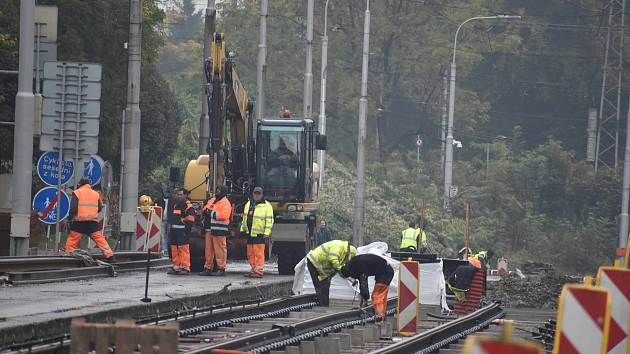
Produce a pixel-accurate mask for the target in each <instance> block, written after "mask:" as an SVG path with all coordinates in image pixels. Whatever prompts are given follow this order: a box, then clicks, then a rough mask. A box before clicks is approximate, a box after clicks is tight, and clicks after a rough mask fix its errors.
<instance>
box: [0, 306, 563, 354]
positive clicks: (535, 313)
mask: <svg viewBox="0 0 630 354" xmlns="http://www.w3.org/2000/svg"><path fill="white" fill-rule="evenodd" d="M355 304H356V303H352V302H350V301H333V302H332V303H331V307H319V306H317V302H316V299H315V297H314V296H313V295H300V296H293V297H289V298H284V299H276V300H271V301H266V302H251V301H250V302H247V303H238V304H224V305H215V306H213V307H211V308H205V309H196V310H194V311H186V312H178V313H172V314H164V315H160V316H155V317H152V318H143V319H140V320H138V321H137V323H139V324H142V325H146V326H153V325H161V324H165V323H168V322H172V321H177V322H178V323H179V328H180V330H179V334H180V338H179V349H178V352H179V353H187V354H201V353H213V352H214V353H216V352H217V351H220V350H234V351H245V352H253V353H269V354H298V353H299V354H311V353H312V354H319V353H326V354H335V353H339V354H359V353H379V354H396V353H424V354H433V353H441V354H443V353H446V354H450V353H459V352H460V350H461V348H462V345H463V341H462V339H465V337H466V336H467V335H470V334H473V333H480V332H483V333H484V334H486V335H498V333H500V328H499V326H497V325H496V324H497V322H499V320H500V319H503V320H512V321H514V325H515V328H516V331H515V335H519V336H521V337H524V338H525V337H526V338H529V339H532V338H534V339H537V340H540V341H541V342H544V343H547V344H548V349H549V350H550V349H551V346H550V343H552V341H553V325H552V324H553V323H552V322H549V319H551V318H553V317H554V314H553V312H551V311H544V310H533V309H508V310H503V309H502V308H501V307H500V306H499V304H496V303H491V304H489V305H488V306H485V307H483V308H482V309H480V310H478V311H476V312H474V313H472V314H470V315H467V316H464V317H460V318H457V319H447V318H424V319H423V320H422V322H421V325H420V327H419V328H418V331H419V334H417V335H415V336H413V337H406V338H403V337H400V336H398V335H397V332H396V320H395V316H394V315H393V313H394V312H395V306H396V299H391V300H390V301H389V303H388V317H387V321H386V323H384V324H382V325H376V324H374V321H375V316H374V312H373V309H372V308H371V307H368V308H365V309H358V308H353V307H352V306H353V305H355ZM69 348H70V339H69V338H68V336H67V335H66V336H64V337H58V338H54V339H50V340H48V341H45V340H42V341H39V342H37V343H35V342H33V343H27V344H26V345H20V346H14V347H12V348H4V349H2V350H0V353H2V354H5V353H26V352H28V353H46V354H52V353H59V354H65V353H68V352H69Z"/></svg>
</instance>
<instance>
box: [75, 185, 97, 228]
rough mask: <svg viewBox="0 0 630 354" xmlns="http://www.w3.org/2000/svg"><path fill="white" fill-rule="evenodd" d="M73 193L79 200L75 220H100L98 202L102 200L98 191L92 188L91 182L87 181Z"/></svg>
mask: <svg viewBox="0 0 630 354" xmlns="http://www.w3.org/2000/svg"><path fill="white" fill-rule="evenodd" d="M73 193H74V195H76V196H77V199H78V200H79V206H78V208H77V214H76V215H75V216H74V221H98V202H99V200H100V195H99V194H98V192H97V191H95V190H92V187H91V186H90V184H89V183H86V184H84V185H82V186H81V187H79V188H77V190H75V191H74V192H73Z"/></svg>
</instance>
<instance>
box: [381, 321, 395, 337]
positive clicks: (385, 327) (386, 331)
mask: <svg viewBox="0 0 630 354" xmlns="http://www.w3.org/2000/svg"><path fill="white" fill-rule="evenodd" d="M393 333H394V332H393V330H392V323H391V322H385V323H383V324H382V325H381V338H391V337H392V335H393Z"/></svg>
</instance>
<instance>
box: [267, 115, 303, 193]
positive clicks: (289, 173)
mask: <svg viewBox="0 0 630 354" xmlns="http://www.w3.org/2000/svg"><path fill="white" fill-rule="evenodd" d="M304 136H305V133H304V127H290V126H289V127H287V126H259V131H258V140H257V143H256V145H257V147H256V152H257V154H258V158H257V160H258V161H259V164H258V179H259V183H260V184H261V185H262V187H263V189H264V190H265V197H266V198H267V199H269V200H271V201H294V200H299V199H301V198H303V194H304V186H303V184H304V183H303V181H304V177H303V176H304V173H305V171H304V157H305V151H304V148H303V146H304Z"/></svg>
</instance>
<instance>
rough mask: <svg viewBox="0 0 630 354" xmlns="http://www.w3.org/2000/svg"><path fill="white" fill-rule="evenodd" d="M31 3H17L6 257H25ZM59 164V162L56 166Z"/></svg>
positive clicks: (30, 124)
mask: <svg viewBox="0 0 630 354" xmlns="http://www.w3.org/2000/svg"><path fill="white" fill-rule="evenodd" d="M34 13H35V0H21V1H20V59H19V65H20V68H19V69H20V71H19V74H18V93H17V95H16V96H15V129H14V133H13V176H12V181H11V184H12V185H13V199H12V210H11V240H10V246H9V248H10V255H11V256H26V255H28V243H29V236H30V226H31V185H32V183H33V123H34V116H35V96H34V95H33V53H34V43H33V36H34V35H35V33H34V32H35V25H34V20H33V18H34ZM60 163H61V162H60Z"/></svg>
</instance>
